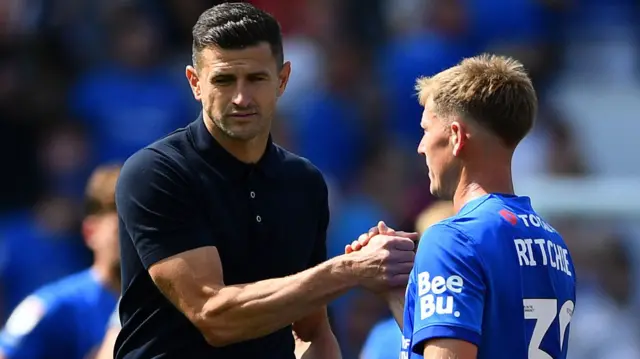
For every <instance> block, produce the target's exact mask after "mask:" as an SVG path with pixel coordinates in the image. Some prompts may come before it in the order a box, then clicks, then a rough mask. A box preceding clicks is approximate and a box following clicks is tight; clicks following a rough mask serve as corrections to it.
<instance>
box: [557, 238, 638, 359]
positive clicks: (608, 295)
mask: <svg viewBox="0 0 640 359" xmlns="http://www.w3.org/2000/svg"><path fill="white" fill-rule="evenodd" d="M599 235H601V236H604V237H601V238H598V239H597V240H595V243H592V244H589V243H580V244H578V243H576V245H579V246H585V247H587V248H581V249H579V248H573V249H572V250H574V251H575V252H581V253H580V256H585V257H586V258H584V259H585V261H584V262H583V263H580V264H581V265H583V266H582V267H581V268H580V269H581V271H580V272H579V275H580V277H579V278H580V282H579V286H578V293H577V298H578V299H579V302H578V303H579V306H577V307H576V312H575V314H574V317H573V318H572V320H571V337H570V344H569V347H570V350H569V357H568V358H576V359H577V358H580V359H604V358H629V359H631V358H638V357H640V344H639V342H638V338H640V327H639V326H638V321H637V320H636V317H637V315H636V314H635V312H636V311H637V308H636V306H635V303H633V301H632V299H633V297H632V294H633V293H634V291H635V288H636V285H635V284H634V283H635V281H634V280H633V279H634V278H633V276H632V269H631V258H630V255H629V253H628V251H629V250H628V248H627V247H626V246H625V245H624V244H623V243H622V242H621V240H620V238H618V237H616V236H608V237H607V234H606V233H599ZM585 252H586V253H585ZM583 253H584V254H583ZM581 259H582V258H581ZM612 343H615V345H612Z"/></svg>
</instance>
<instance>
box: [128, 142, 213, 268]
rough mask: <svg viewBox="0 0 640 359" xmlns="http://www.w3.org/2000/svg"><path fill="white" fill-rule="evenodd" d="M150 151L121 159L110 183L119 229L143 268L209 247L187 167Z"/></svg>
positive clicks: (208, 238)
mask: <svg viewBox="0 0 640 359" xmlns="http://www.w3.org/2000/svg"><path fill="white" fill-rule="evenodd" d="M183 166H184V165H183V164H179V163H178V162H177V161H176V160H174V159H172V158H170V157H169V156H167V155H166V154H164V153H161V152H159V151H157V150H154V149H143V150H141V151H139V152H137V153H136V154H134V155H133V156H132V157H130V158H129V159H128V160H127V162H125V164H124V166H123V168H122V170H121V172H120V177H119V179H118V183H117V185H116V206H117V209H118V216H119V217H120V223H121V224H122V225H123V227H124V228H123V229H124V230H125V231H126V232H127V234H128V235H129V237H130V239H131V240H132V241H133V244H134V246H135V248H136V251H137V252H138V255H139V257H140V259H141V261H142V264H143V265H144V267H145V268H146V269H148V268H149V267H150V266H151V265H153V264H154V263H156V262H158V261H161V260H163V259H165V258H168V257H171V256H174V255H176V254H179V253H182V252H185V251H188V250H191V249H195V248H199V247H204V246H207V245H215V243H213V242H212V241H211V236H207V235H206V230H205V229H204V228H205V226H204V223H203V221H202V220H201V219H200V218H201V217H200V213H199V211H198V209H197V208H198V206H197V203H198V202H197V199H196V195H195V194H194V190H193V185H194V184H193V183H192V182H193V181H189V177H188V173H189V170H188V168H185V167H183Z"/></svg>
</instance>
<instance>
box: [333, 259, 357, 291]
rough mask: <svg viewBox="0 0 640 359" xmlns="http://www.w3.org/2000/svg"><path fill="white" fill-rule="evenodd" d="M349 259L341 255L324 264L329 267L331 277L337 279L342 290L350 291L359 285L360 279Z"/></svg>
mask: <svg viewBox="0 0 640 359" xmlns="http://www.w3.org/2000/svg"><path fill="white" fill-rule="evenodd" d="M350 257H351V256H349V255H347V254H343V255H340V256H337V257H334V258H331V259H330V260H328V261H327V262H325V263H327V264H328V265H329V270H330V271H331V275H332V276H333V277H335V278H339V280H340V282H341V285H343V286H344V289H351V288H354V287H357V286H358V285H359V284H360V278H359V276H358V273H357V270H356V268H357V265H356V263H355V262H354V261H353V259H352V258H350Z"/></svg>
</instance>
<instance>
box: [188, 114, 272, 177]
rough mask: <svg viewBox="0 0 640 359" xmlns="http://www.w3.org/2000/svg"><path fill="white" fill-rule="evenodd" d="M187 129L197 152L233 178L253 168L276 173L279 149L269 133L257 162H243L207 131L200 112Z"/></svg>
mask: <svg viewBox="0 0 640 359" xmlns="http://www.w3.org/2000/svg"><path fill="white" fill-rule="evenodd" d="M187 130H188V131H189V133H190V136H191V138H192V140H193V142H194V146H195V148H196V150H197V151H198V152H200V153H201V155H202V156H203V157H204V158H205V159H206V161H207V162H209V163H211V164H213V165H215V166H216V167H218V168H219V169H224V171H225V173H227V174H228V175H230V176H232V177H233V178H234V179H245V178H247V177H248V176H249V175H250V174H251V173H252V172H253V171H254V170H257V171H259V172H261V173H263V174H265V175H266V176H267V177H271V178H274V177H275V176H276V175H277V170H278V166H279V164H280V161H279V158H280V151H279V150H278V148H277V146H276V145H275V144H274V143H273V139H272V138H271V134H269V140H268V141H267V148H266V151H265V153H264V155H262V158H260V160H259V161H258V163H255V164H252V163H245V162H242V161H240V160H239V159H237V158H235V157H234V156H233V155H232V154H231V153H229V152H228V151H227V150H226V149H224V148H223V147H222V146H221V145H220V143H218V141H217V140H216V139H215V138H214V137H213V136H212V135H211V133H209V130H207V127H206V126H205V124H204V119H203V118H202V113H200V116H198V118H197V119H196V120H195V121H193V122H192V123H191V124H189V126H188V128H187Z"/></svg>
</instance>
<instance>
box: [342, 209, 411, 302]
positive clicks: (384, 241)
mask: <svg viewBox="0 0 640 359" xmlns="http://www.w3.org/2000/svg"><path fill="white" fill-rule="evenodd" d="M417 240H418V233H415V232H402V231H395V230H393V229H391V228H389V227H387V225H386V224H385V223H384V222H382V221H380V222H379V223H378V225H377V226H376V227H372V228H371V229H370V230H369V232H367V233H364V234H362V235H361V236H360V237H359V238H358V240H356V241H353V243H351V244H348V245H347V246H345V256H344V258H345V259H347V260H348V261H349V263H350V265H351V268H352V269H353V271H354V274H355V275H356V276H357V277H358V280H359V282H360V285H362V286H363V287H365V288H367V289H369V290H372V291H374V292H377V293H384V292H387V291H390V290H394V289H402V290H403V291H404V288H405V287H406V285H407V281H408V280H409V273H410V272H411V269H412V268H413V260H414V258H415V249H416V245H417V244H416V242H417Z"/></svg>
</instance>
